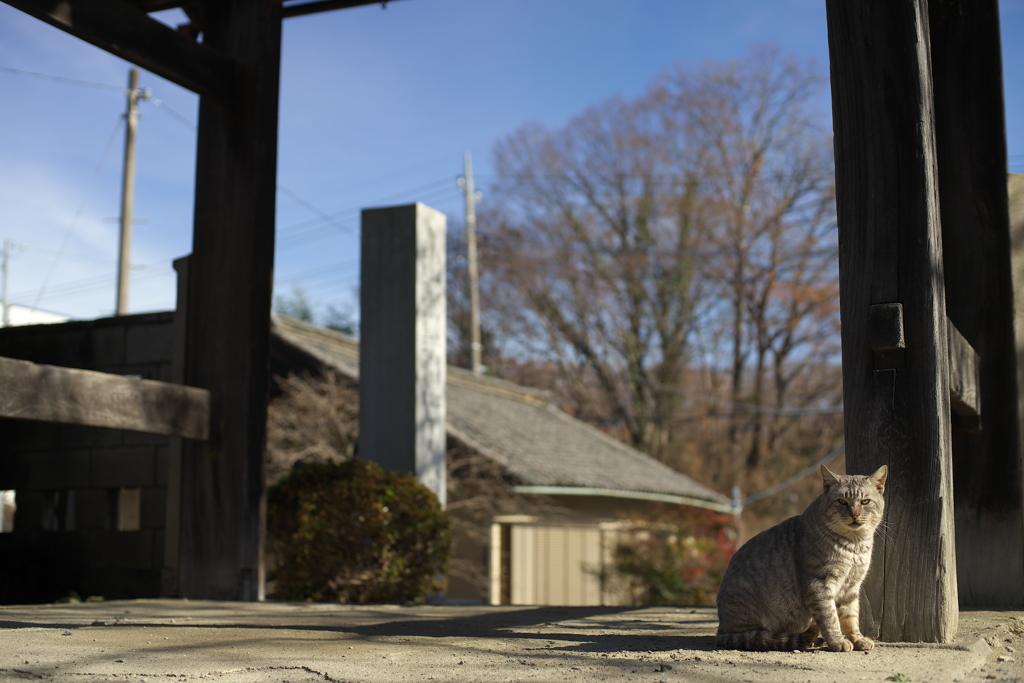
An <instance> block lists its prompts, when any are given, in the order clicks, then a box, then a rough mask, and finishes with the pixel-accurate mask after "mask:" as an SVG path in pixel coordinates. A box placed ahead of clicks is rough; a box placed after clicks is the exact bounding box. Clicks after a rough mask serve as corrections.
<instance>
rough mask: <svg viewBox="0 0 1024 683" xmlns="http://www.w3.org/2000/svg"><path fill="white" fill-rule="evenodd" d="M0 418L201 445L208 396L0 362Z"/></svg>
mask: <svg viewBox="0 0 1024 683" xmlns="http://www.w3.org/2000/svg"><path fill="white" fill-rule="evenodd" d="M0 387H3V390H2V391H0V417H8V418H16V419H21V420H39V421H43V422H60V423H63V424H75V425H85V426H89V427H107V428H110V429H128V430H131V431H135V432H145V433H147V434H161V435H164V436H178V437H182V438H185V439H194V440H197V441H206V440H207V439H209V437H210V392H208V391H206V390H204V389H196V388H195V387H186V386H182V385H180V384H168V383H167V382H157V381H154V380H147V379H133V378H131V377H123V376H121V375H111V374H107V373H104V372H94V371H92V370H76V369H73V368H63V367H57V366H54V365H38V364H36V363H30V362H28V361H23V360H14V359H12V358H3V357H0Z"/></svg>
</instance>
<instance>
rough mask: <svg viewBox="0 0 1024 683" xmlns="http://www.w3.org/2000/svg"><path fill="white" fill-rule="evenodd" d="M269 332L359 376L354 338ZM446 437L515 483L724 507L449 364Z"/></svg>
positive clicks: (292, 328) (285, 328)
mask: <svg viewBox="0 0 1024 683" xmlns="http://www.w3.org/2000/svg"><path fill="white" fill-rule="evenodd" d="M272 330H273V333H274V334H275V335H277V336H278V337H279V338H280V339H281V340H282V341H284V342H286V343H288V344H290V345H292V346H294V347H297V348H298V349H300V350H301V351H304V352H305V353H306V354H309V355H311V356H313V357H315V358H316V359H318V360H319V361H320V362H322V363H324V364H326V365H328V366H331V367H333V368H334V369H336V370H337V371H339V372H341V373H342V374H343V375H346V376H348V377H351V378H352V379H358V377H359V342H358V341H356V340H355V339H353V338H352V337H349V336H347V335H344V334H341V333H339V332H335V331H333V330H328V329H324V328H320V327H316V326H314V325H310V324H308V323H303V322H299V321H296V320H292V319H290V318H286V317H284V316H274V319H273V327H272ZM447 421H448V433H449V435H450V436H452V437H454V438H456V439H458V440H459V441H462V442H463V443H464V444H466V445H467V446H470V447H471V448H473V449H474V450H476V451H478V452H479V453H481V454H482V455H484V456H486V457H489V458H491V459H493V460H494V461H495V462H497V463H498V464H500V465H501V466H502V467H503V468H504V469H505V470H506V471H507V472H508V473H509V474H510V475H512V476H513V477H514V478H515V479H516V480H517V482H516V483H517V484H520V485H525V486H534V487H565V488H570V489H593V490H598V491H605V492H607V493H608V494H609V495H615V494H616V493H618V494H633V495H637V494H639V495H643V494H648V495H650V496H652V497H658V496H663V497H667V498H679V499H692V500H695V501H704V502H707V503H712V504H716V505H719V506H727V505H728V504H729V500H728V498H726V497H725V496H723V495H722V494H720V493H718V492H716V491H714V490H712V489H710V488H708V487H706V486H704V485H702V484H699V483H698V482H696V481H694V480H693V479H691V478H689V477H687V476H686V475H684V474H682V473H681V472H678V471H676V470H674V469H672V468H670V467H668V466H667V465H664V464H662V463H661V462H659V461H657V460H655V459H654V458H651V457H650V456H648V455H645V454H644V453H641V452H640V451H637V450H636V449H633V448H630V447H629V446H626V445H625V444H623V443H621V442H619V441H616V440H615V439H613V438H611V437H609V436H607V435H606V434H604V433H603V432H601V431H599V430H597V429H595V428H594V427H591V426H590V425H588V424H586V423H584V422H581V421H580V420H577V419H575V418H573V417H571V416H569V415H567V414H565V413H564V412H562V411H561V410H558V409H557V408H554V407H553V406H551V405H550V404H549V403H548V401H547V399H546V395H545V393H544V392H542V391H538V390H536V389H530V388H527V387H522V386H519V385H517V384H513V383H511V382H507V381H504V380H500V379H496V378H493V377H485V376H478V375H474V374H473V373H471V372H469V371H468V370H464V369H462V368H456V367H452V366H448V390H447Z"/></svg>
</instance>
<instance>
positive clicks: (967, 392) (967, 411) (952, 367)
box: [946, 320, 981, 429]
mask: <svg viewBox="0 0 1024 683" xmlns="http://www.w3.org/2000/svg"><path fill="white" fill-rule="evenodd" d="M946 344H947V347H948V349H949V401H950V407H951V408H952V409H953V412H955V413H956V414H958V415H960V416H961V417H980V416H981V392H980V390H979V387H980V386H981V380H980V379H979V378H978V371H979V369H980V367H981V362H980V361H979V360H978V352H977V351H975V350H974V347H973V346H971V343H970V342H968V341H967V340H966V339H964V335H962V334H960V330H958V329H956V325H954V324H953V322H952V321H951V320H947V321H946ZM974 428H975V429H978V428H980V424H976V425H975V427H974Z"/></svg>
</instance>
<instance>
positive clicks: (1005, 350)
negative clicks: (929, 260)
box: [929, 0, 1024, 607]
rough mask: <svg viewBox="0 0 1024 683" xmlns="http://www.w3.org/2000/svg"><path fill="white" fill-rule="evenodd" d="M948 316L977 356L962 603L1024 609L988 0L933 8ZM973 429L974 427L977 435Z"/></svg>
mask: <svg viewBox="0 0 1024 683" xmlns="http://www.w3.org/2000/svg"><path fill="white" fill-rule="evenodd" d="M929 20H930V24H931V45H932V66H933V73H934V84H935V128H936V142H937V145H936V147H937V149H938V168H939V194H940V196H941V198H942V199H941V202H940V204H941V211H942V245H943V266H944V270H945V274H946V312H947V315H948V316H949V319H950V320H951V321H952V322H954V323H955V324H956V327H957V329H959V330H960V332H961V333H962V334H963V335H964V338H965V339H967V341H968V342H970V344H971V346H972V347H973V348H974V350H975V351H977V353H978V360H979V366H978V379H979V391H980V397H981V407H982V414H981V422H980V425H973V424H971V423H967V424H964V423H963V421H961V420H958V419H954V421H953V491H954V499H955V510H956V549H957V577H958V585H959V593H960V604H961V605H962V606H967V605H972V606H989V607H992V606H997V607H1021V606H1024V526H1022V523H1024V520H1022V518H1021V468H1020V449H1019V440H1020V434H1019V431H1020V430H1019V423H1018V419H1017V373H1016V350H1015V339H1014V314H1013V311H1014V295H1013V277H1012V274H1011V269H1010V226H1009V217H1008V209H1007V192H1006V133H1005V129H1006V126H1005V121H1004V114H1003V111H1004V104H1003V85H1002V55H1001V51H1000V45H999V7H998V3H997V1H996V0H972V2H965V3H961V2H957V3H945V2H932V3H930V5H929ZM977 426H980V429H977V428H975V427H977Z"/></svg>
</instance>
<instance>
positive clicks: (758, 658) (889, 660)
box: [0, 600, 1024, 683]
mask: <svg viewBox="0 0 1024 683" xmlns="http://www.w3.org/2000/svg"><path fill="white" fill-rule="evenodd" d="M716 626H717V620H716V615H715V612H714V610H713V609H709V608H679V607H649V608H612V607H593V608H586V607H486V606H485V607H465V606H458V607H449V606H414V607H398V606H371V607H360V606H351V605H324V604H295V603H271V602H267V603H232V602H201V601H187V600H144V601H119V602H100V603H86V604H77V605H35V606H7V607H0V681H10V680H47V681H54V682H57V683H63V682H71V681H75V682H83V681H121V682H124V681H129V682H132V683H134V682H136V681H166V680H170V679H175V680H178V681H199V680H202V681H212V682H223V683H235V682H237V681H257V682H264V681H266V682H270V681H273V682H281V681H294V682H305V681H345V682H353V683H354V682H357V681H358V682H362V681H366V682H370V681H381V682H402V681H465V682H467V683H468V682H489V681H502V682H505V681H579V682H583V681H586V682H590V681H645V682H646V681H649V682H652V683H655V682H657V683H675V682H677V681H680V682H681V681H793V682H799V683H803V682H805V681H809V682H811V683H817V682H818V681H901V680H902V681H913V682H915V683H921V682H924V681H938V682H945V681H948V682H958V683H982V682H984V683H988V682H989V681H1022V682H1024V612H993V611H986V612H980V611H978V612H963V613H961V618H960V631H959V634H958V638H957V641H956V642H955V643H953V644H951V645H928V644H923V645H909V644H897V643H880V644H879V645H878V646H877V647H876V648H875V649H874V650H872V651H870V652H867V653H863V652H849V653H833V652H826V651H812V652H803V653H801V652H778V653H748V652H735V651H725V650H716V649H715V646H714V633H715V628H716Z"/></svg>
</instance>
